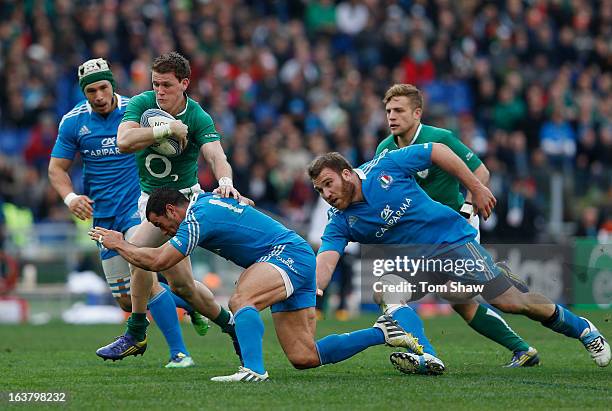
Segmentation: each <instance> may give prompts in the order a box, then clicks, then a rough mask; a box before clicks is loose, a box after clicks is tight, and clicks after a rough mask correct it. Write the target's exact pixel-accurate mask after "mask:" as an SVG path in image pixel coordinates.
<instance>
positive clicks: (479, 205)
mask: <svg viewBox="0 0 612 411" xmlns="http://www.w3.org/2000/svg"><path fill="white" fill-rule="evenodd" d="M471 192H472V205H473V206H474V214H480V215H482V216H483V218H484V219H485V220H486V219H487V218H489V216H490V215H491V212H492V211H493V208H494V207H495V204H497V200H496V199H495V196H493V193H491V191H490V190H489V189H488V188H487V187H485V186H484V185H483V184H480V186H479V187H477V188H476V189H474V190H471Z"/></svg>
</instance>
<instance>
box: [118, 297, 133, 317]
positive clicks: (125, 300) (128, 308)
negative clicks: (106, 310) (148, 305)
mask: <svg viewBox="0 0 612 411" xmlns="http://www.w3.org/2000/svg"><path fill="white" fill-rule="evenodd" d="M115 301H117V304H119V307H120V308H121V309H122V310H123V311H125V312H126V313H130V312H132V299H131V298H130V295H129V294H122V295H121V296H120V297H115Z"/></svg>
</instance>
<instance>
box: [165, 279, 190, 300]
mask: <svg viewBox="0 0 612 411" xmlns="http://www.w3.org/2000/svg"><path fill="white" fill-rule="evenodd" d="M170 289H171V290H172V292H173V293H174V294H176V295H179V296H181V297H182V298H184V299H186V300H189V299H190V298H191V297H192V296H193V295H194V294H195V292H196V290H195V284H193V283H179V284H176V283H171V284H170Z"/></svg>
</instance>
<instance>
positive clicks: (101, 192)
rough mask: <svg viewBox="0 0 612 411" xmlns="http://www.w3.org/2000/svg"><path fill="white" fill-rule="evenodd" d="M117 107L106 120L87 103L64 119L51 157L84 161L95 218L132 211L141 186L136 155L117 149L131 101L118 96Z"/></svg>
mask: <svg viewBox="0 0 612 411" xmlns="http://www.w3.org/2000/svg"><path fill="white" fill-rule="evenodd" d="M115 96H116V98H117V99H118V104H117V108H116V109H115V110H114V111H112V112H111V113H110V114H108V116H107V117H106V118H105V117H103V116H101V115H100V114H98V113H96V112H94V111H93V110H92V108H91V105H90V104H89V103H88V102H87V100H84V101H82V102H80V103H78V104H77V105H76V106H75V107H74V108H73V109H72V110H70V111H69V112H68V113H66V114H65V115H64V117H62V121H61V122H60V124H59V131H58V135H57V140H56V141H55V146H54V147H53V151H52V152H51V157H57V158H66V159H69V160H73V159H74V156H75V155H76V153H79V154H80V155H81V159H82V160H83V186H84V187H85V190H84V191H85V192H84V193H83V194H85V195H87V196H89V197H90V198H91V199H92V200H94V202H95V203H94V205H93V208H94V217H95V218H107V217H114V216H117V215H122V214H124V213H126V212H129V210H130V209H131V208H133V207H134V204H136V203H137V202H138V197H139V196H140V187H139V184H138V181H139V180H138V170H137V169H136V159H135V157H134V154H122V153H120V152H119V148H118V147H117V128H118V127H119V123H121V119H122V118H123V113H124V112H125V108H126V106H127V103H128V101H129V98H127V97H123V96H120V95H118V94H115Z"/></svg>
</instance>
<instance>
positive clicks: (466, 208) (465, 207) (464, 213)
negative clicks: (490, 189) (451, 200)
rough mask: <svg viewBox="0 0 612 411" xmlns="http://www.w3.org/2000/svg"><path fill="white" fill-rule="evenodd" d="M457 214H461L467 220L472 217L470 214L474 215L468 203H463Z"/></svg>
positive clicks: (472, 208)
mask: <svg viewBox="0 0 612 411" xmlns="http://www.w3.org/2000/svg"><path fill="white" fill-rule="evenodd" d="M459 214H461V215H462V216H464V217H465V218H467V219H469V218H470V217H472V214H474V206H473V205H472V203H470V202H468V201H466V202H465V203H463V205H462V206H461V209H460V210H459Z"/></svg>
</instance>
